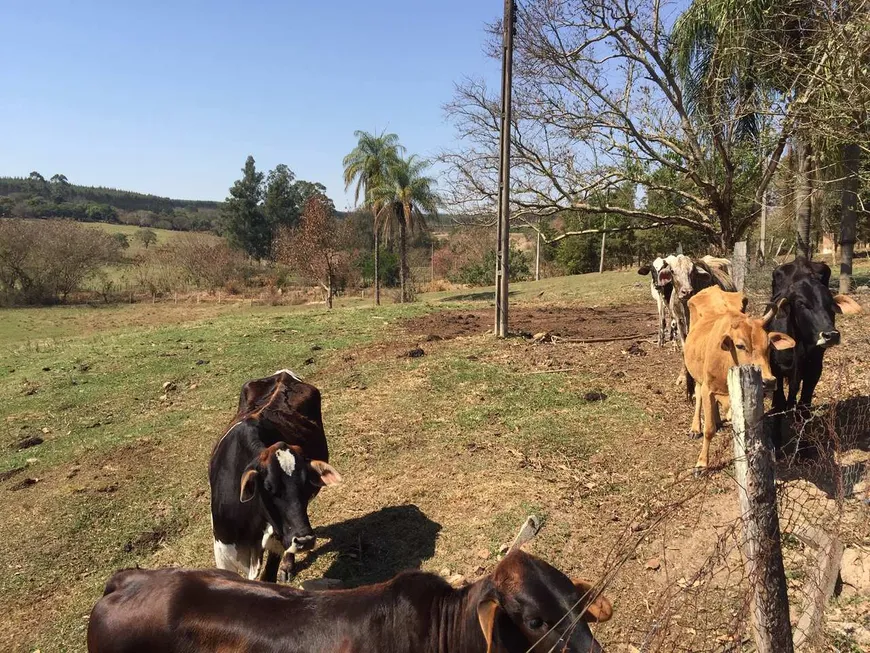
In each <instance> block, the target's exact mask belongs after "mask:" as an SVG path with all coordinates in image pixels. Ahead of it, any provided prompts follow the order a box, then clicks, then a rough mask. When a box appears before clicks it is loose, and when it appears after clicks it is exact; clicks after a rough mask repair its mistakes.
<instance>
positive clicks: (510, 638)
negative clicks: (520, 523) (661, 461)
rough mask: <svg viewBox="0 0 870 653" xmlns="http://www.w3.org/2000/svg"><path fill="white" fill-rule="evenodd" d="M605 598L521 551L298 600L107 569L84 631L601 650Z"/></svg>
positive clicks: (462, 649)
mask: <svg viewBox="0 0 870 653" xmlns="http://www.w3.org/2000/svg"><path fill="white" fill-rule="evenodd" d="M612 614H613V611H612V608H611V605H610V602H609V601H608V600H607V599H606V598H605V597H604V596H601V595H599V594H598V592H596V591H595V588H594V587H593V585H592V584H591V583H589V582H588V581H584V580H571V579H569V578H568V577H567V576H565V575H564V574H563V573H562V572H561V571H559V570H558V569H556V568H554V567H552V566H551V565H549V564H547V563H546V562H544V561H543V560H541V559H540V558H536V557H535V556H532V555H530V554H528V553H525V552H523V551H522V550H519V549H516V550H514V551H511V552H510V553H509V554H508V555H507V556H505V558H504V559H503V560H502V561H501V562H499V563H498V565H497V566H496V568H495V570H494V571H493V573H491V574H489V575H487V576H485V577H484V578H482V579H481V580H478V581H477V582H476V583H474V584H473V585H468V586H466V587H462V588H459V589H455V588H453V587H451V586H450V585H449V584H448V583H447V582H446V581H445V580H444V579H442V578H441V577H439V576H436V575H434V574H429V573H424V572H420V571H410V572H404V573H401V574H399V575H398V576H396V577H395V578H393V579H392V580H389V581H387V582H385V583H380V584H377V585H370V586H366V587H359V588H356V589H350V590H327V591H322V592H306V591H303V590H298V589H294V588H292V587H289V586H287V585H275V584H272V583H261V582H256V581H247V580H243V579H241V578H239V577H238V576H237V575H235V574H231V573H228V572H226V571H218V570H190V569H157V570H144V569H127V570H124V571H119V572H118V573H116V574H115V575H114V576H113V577H112V578H111V579H110V580H109V582H108V584H107V585H106V590H105V593H104V595H103V597H102V598H101V599H100V600H99V601H98V602H97V604H96V606H94V609H93V611H92V612H91V618H90V623H89V624H88V651H89V652H90V653H122V652H123V653H129V652H131V651H162V652H163V653H188V652H190V651H252V652H253V651H293V652H294V653H344V652H350V651H352V652H353V653H443V652H445V651H449V652H450V653H496V652H498V653H525V652H527V651H534V652H536V653H545V652H549V651H559V652H560V653H564V652H569V653H601V652H602V650H603V649H602V648H601V646H600V644H599V643H598V642H597V641H596V640H595V638H594V637H593V635H592V632H591V630H590V629H589V625H588V624H589V623H594V622H602V621H607V620H608V619H610V617H611V616H612Z"/></svg>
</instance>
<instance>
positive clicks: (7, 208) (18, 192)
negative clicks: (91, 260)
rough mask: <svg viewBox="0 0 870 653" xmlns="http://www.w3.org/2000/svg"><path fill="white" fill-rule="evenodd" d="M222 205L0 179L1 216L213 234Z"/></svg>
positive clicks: (57, 180)
mask: <svg viewBox="0 0 870 653" xmlns="http://www.w3.org/2000/svg"><path fill="white" fill-rule="evenodd" d="M222 205H223V203H222V202H212V201H206V200H179V199H172V198H169V197H160V196H158V195H148V194H145V193H135V192H132V191H126V190H118V189H116V188H104V187H102V186H81V185H78V184H71V183H69V182H67V181H66V179H65V178H63V177H62V176H60V175H56V176H55V177H52V178H51V179H50V180H46V179H44V178H42V177H40V176H36V177H34V176H31V177H28V178H23V177H0V216H12V217H20V218H69V219H73V220H78V221H81V222H107V223H114V224H130V225H137V226H141V227H155V228H158V229H174V230H178V231H213V230H215V229H216V228H217V221H218V217H219V215H220V211H221V207H222Z"/></svg>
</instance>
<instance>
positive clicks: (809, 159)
mask: <svg viewBox="0 0 870 653" xmlns="http://www.w3.org/2000/svg"><path fill="white" fill-rule="evenodd" d="M801 5H803V6H801ZM814 21H815V22H816V23H818V22H819V21H820V17H819V16H818V14H817V13H816V12H814V11H813V7H812V6H811V3H809V2H808V1H806V0H803V1H802V0H798V2H796V3H795V2H790V1H788V0H747V1H746V2H740V3H734V2H731V1H730V0H694V1H693V2H692V4H691V5H690V6H689V8H688V9H687V10H686V11H685V12H684V13H683V14H682V15H681V16H680V17H679V19H678V20H677V21H676V23H675V24H674V29H673V33H672V35H671V43H670V54H671V61H672V63H673V64H674V68H675V70H676V71H677V73H678V74H679V75H680V77H681V79H682V81H683V86H684V89H685V93H686V95H687V98H688V100H689V104H690V105H693V106H694V107H696V108H701V109H702V110H708V109H709V108H710V107H711V106H714V105H715V103H716V102H722V103H732V104H733V103H743V105H744V106H746V107H747V108H748V110H747V112H746V114H745V124H744V126H746V127H748V129H747V133H748V134H750V135H752V136H757V134H758V131H757V125H758V122H757V119H758V113H757V112H756V111H755V109H756V107H759V106H760V102H759V100H761V101H763V98H764V97H765V96H766V95H768V94H775V95H779V96H783V95H787V94H791V95H792V96H793V98H795V99H794V100H793V102H794V103H795V104H800V103H803V102H805V101H806V99H807V95H808V90H809V89H808V88H807V86H806V84H807V82H806V81H805V80H803V79H802V77H801V75H799V74H796V71H804V70H810V69H811V68H812V67H813V66H812V61H813V60H814V59H815V58H817V57H816V56H815V55H814V54H813V47H812V46H813V42H812V38H813V37H812V34H815V33H816V32H818V30H816V29H815V26H814V25H813V24H812V23H813V22H814ZM798 98H799V99H798ZM814 131H815V130H814V129H813V126H812V125H811V124H809V122H808V121H807V120H798V121H797V123H796V124H795V125H794V128H793V130H792V134H791V140H792V145H793V151H794V152H795V154H796V155H797V165H796V168H797V175H796V176H797V179H796V182H797V188H796V192H795V198H796V212H795V215H796V220H795V223H796V224H795V227H796V236H797V253H798V254H799V255H802V256H806V257H809V255H810V225H811V223H812V201H811V200H812V196H813V191H814V177H815V175H816V174H817V172H818V165H817V154H816V150H818V149H820V148H823V147H824V144H823V143H820V142H818V139H817V138H814ZM781 153H782V148H781V147H780V148H779V149H778V152H777V154H776V155H777V157H779V155H780V154H781ZM777 160H778V158H777ZM759 164H760V166H765V164H766V162H764V161H760V162H759Z"/></svg>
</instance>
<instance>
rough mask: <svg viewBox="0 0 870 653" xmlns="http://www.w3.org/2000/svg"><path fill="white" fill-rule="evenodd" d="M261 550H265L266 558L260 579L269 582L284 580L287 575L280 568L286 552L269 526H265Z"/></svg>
mask: <svg viewBox="0 0 870 653" xmlns="http://www.w3.org/2000/svg"><path fill="white" fill-rule="evenodd" d="M263 550H265V552H266V558H265V562H264V565H263V566H264V569H263V574H262V576H261V580H264V581H266V582H269V583H275V582H278V581H283V582H286V581H287V577H285V576H282V574H281V569H282V567H283V566H284V560H283V558H284V556H285V555H286V552H285V551H284V547H283V546H282V545H281V541H280V540H279V539H278V538H277V537H275V534H274V532H273V530H272V527H271V526H267V527H266V531H265V532H264V533H263Z"/></svg>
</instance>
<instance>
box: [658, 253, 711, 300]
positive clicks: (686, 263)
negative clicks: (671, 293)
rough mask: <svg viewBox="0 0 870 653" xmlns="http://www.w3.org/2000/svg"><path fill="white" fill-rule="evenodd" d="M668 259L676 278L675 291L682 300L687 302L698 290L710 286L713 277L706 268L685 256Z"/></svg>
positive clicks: (679, 255)
mask: <svg viewBox="0 0 870 653" xmlns="http://www.w3.org/2000/svg"><path fill="white" fill-rule="evenodd" d="M668 259H669V261H670V266H671V271H672V272H673V276H674V289H675V290H676V292H677V297H679V298H680V299H681V300H683V301H686V300H687V299H688V298H689V297H691V296H692V294H693V293H694V292H695V291H696V290H699V289H701V288H706V287H707V286H709V285H710V281H711V280H712V276H711V275H710V272H709V270H707V268H706V266H704V265H702V264H700V263H696V262H695V261H693V260H692V259H691V258H690V257H688V256H685V255H683V254H678V255H677V256H673V257H670V256H669V257H668Z"/></svg>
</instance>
